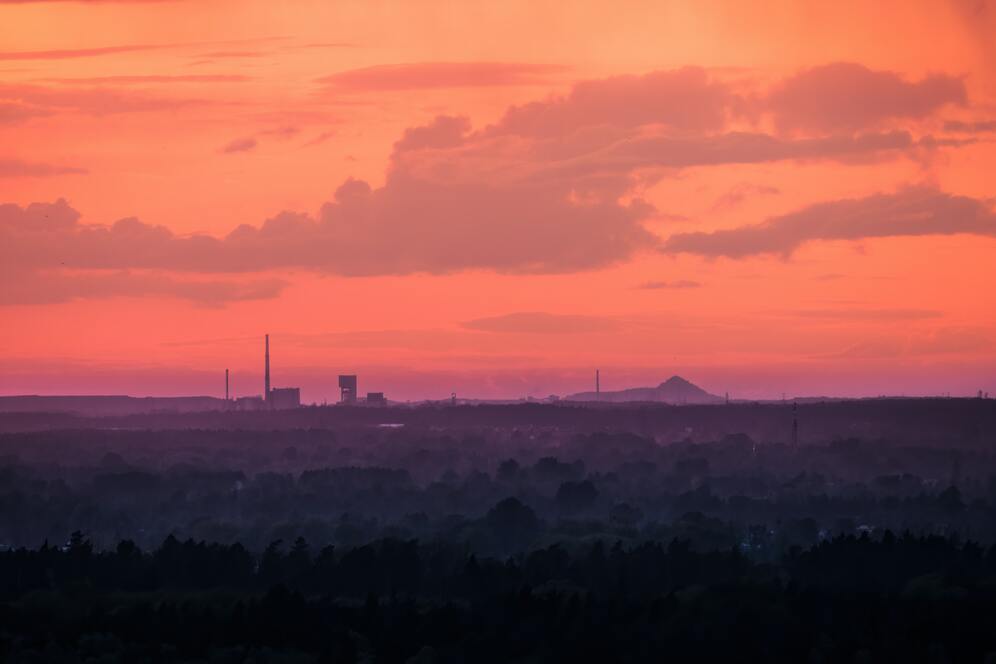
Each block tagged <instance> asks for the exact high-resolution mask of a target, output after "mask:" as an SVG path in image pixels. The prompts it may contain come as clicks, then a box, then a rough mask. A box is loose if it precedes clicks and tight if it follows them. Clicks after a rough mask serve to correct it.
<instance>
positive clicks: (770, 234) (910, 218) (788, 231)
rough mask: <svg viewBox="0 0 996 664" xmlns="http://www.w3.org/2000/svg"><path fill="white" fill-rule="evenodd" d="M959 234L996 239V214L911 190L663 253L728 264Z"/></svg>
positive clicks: (685, 240)
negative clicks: (827, 245) (815, 244)
mask: <svg viewBox="0 0 996 664" xmlns="http://www.w3.org/2000/svg"><path fill="white" fill-rule="evenodd" d="M957 233H970V234H974V235H986V236H996V213H994V212H993V210H992V209H991V208H990V206H989V205H988V204H987V203H984V202H982V201H979V200H976V199H974V198H969V197H967V196H955V195H952V194H947V193H944V192H941V191H938V190H936V189H931V188H928V187H910V188H907V189H904V190H902V191H899V192H897V193H894V194H876V195H874V196H868V197H867V198H860V199H845V200H838V201H831V202H826V203H818V204H816V205H811V206H809V207H806V208H803V209H802V210H799V211H797V212H792V213H790V214H786V215H782V216H779V217H773V218H771V219H768V220H767V221H765V222H763V223H761V224H757V225H754V226H742V227H740V228H733V229H729V230H721V231H715V232H712V233H678V234H675V235H672V236H671V237H670V238H669V239H668V240H667V242H666V243H665V245H664V249H663V250H664V251H665V252H667V253H690V254H699V255H702V256H727V257H730V258H742V257H744V256H752V255H756V254H782V255H784V256H788V255H791V254H792V252H794V251H795V250H796V249H798V248H799V247H800V246H801V245H803V244H805V243H806V242H811V241H814V240H860V239H863V238H875V237H897V236H920V235H953V234H957Z"/></svg>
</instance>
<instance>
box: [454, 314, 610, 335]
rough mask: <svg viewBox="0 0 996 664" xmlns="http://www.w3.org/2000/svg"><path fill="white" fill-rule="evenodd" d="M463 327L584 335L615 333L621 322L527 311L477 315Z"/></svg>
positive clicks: (520, 332)
mask: <svg viewBox="0 0 996 664" xmlns="http://www.w3.org/2000/svg"><path fill="white" fill-rule="evenodd" d="M463 327H465V328H467V329H470V330H478V331H481V332H509V333H517V334H585V333H590V332H612V331H614V330H617V329H618V328H619V323H618V322H617V321H616V320H615V319H612V318H606V317H602V316H578V315H568V314H551V313H546V312H542V311H525V312H518V313H511V314H505V315H503V316H492V317H488V318H477V319H474V320H470V321H467V322H465V323H463Z"/></svg>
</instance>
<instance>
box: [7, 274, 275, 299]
mask: <svg viewBox="0 0 996 664" xmlns="http://www.w3.org/2000/svg"><path fill="white" fill-rule="evenodd" d="M5 283H6V285H5V287H4V288H3V290H2V292H0V306H9V305H24V304H53V303H59V302H68V301H71V300H80V299H93V298H107V297H157V296H165V297H174V298H178V299H182V300H188V301H190V302H193V303H195V304H198V305H201V306H209V307H219V306H222V305H224V304H228V303H230V302H239V301H245V300H262V299H269V298H273V297H277V296H278V295H279V294H280V293H281V292H282V291H283V289H284V288H285V287H286V286H287V282H286V281H283V280H280V279H253V280H249V281H235V280H217V279H207V280H206V279H176V278H173V277H169V276H165V275H159V274H141V273H132V272H127V271H119V272H111V273H66V272H60V271H53V272H34V273H29V274H23V273H22V274H18V275H17V278H16V279H9V280H6V281H5Z"/></svg>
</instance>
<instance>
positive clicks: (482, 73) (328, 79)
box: [318, 62, 567, 92]
mask: <svg viewBox="0 0 996 664" xmlns="http://www.w3.org/2000/svg"><path fill="white" fill-rule="evenodd" d="M566 69H567V68H566V67H563V66H560V65H546V64H530V63H513V62H415V63H405V64H390V65H376V66H373V67H364V68H363V69H351V70H348V71H342V72H338V73H336V74H332V75H330V76H325V77H323V78H320V79H318V81H319V82H320V83H323V84H325V85H327V86H329V88H330V89H332V90H335V91H343V92H371V91H383V90H418V89H423V90H424V89H432V88H461V87H493V86H508V85H537V84H543V83H548V82H549V81H550V79H551V77H552V76H554V75H557V74H562V73H563V72H564V71H566Z"/></svg>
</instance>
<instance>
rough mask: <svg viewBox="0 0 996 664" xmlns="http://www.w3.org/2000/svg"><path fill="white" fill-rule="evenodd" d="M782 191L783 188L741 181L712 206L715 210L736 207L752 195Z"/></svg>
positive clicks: (767, 194)
mask: <svg viewBox="0 0 996 664" xmlns="http://www.w3.org/2000/svg"><path fill="white" fill-rule="evenodd" d="M780 193H781V190H780V189H778V188H777V187H770V186H767V185H758V184H750V183H749V182H741V183H739V184H737V185H734V186H733V187H732V188H730V190H729V191H727V192H726V193H725V194H723V195H722V196H720V197H719V198H718V199H716V202H715V203H714V204H713V206H712V207H713V209H714V210H724V209H728V208H732V207H736V206H738V205H740V204H741V203H743V202H744V200H746V199H747V198H749V197H752V196H772V195H774V194H780Z"/></svg>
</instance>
